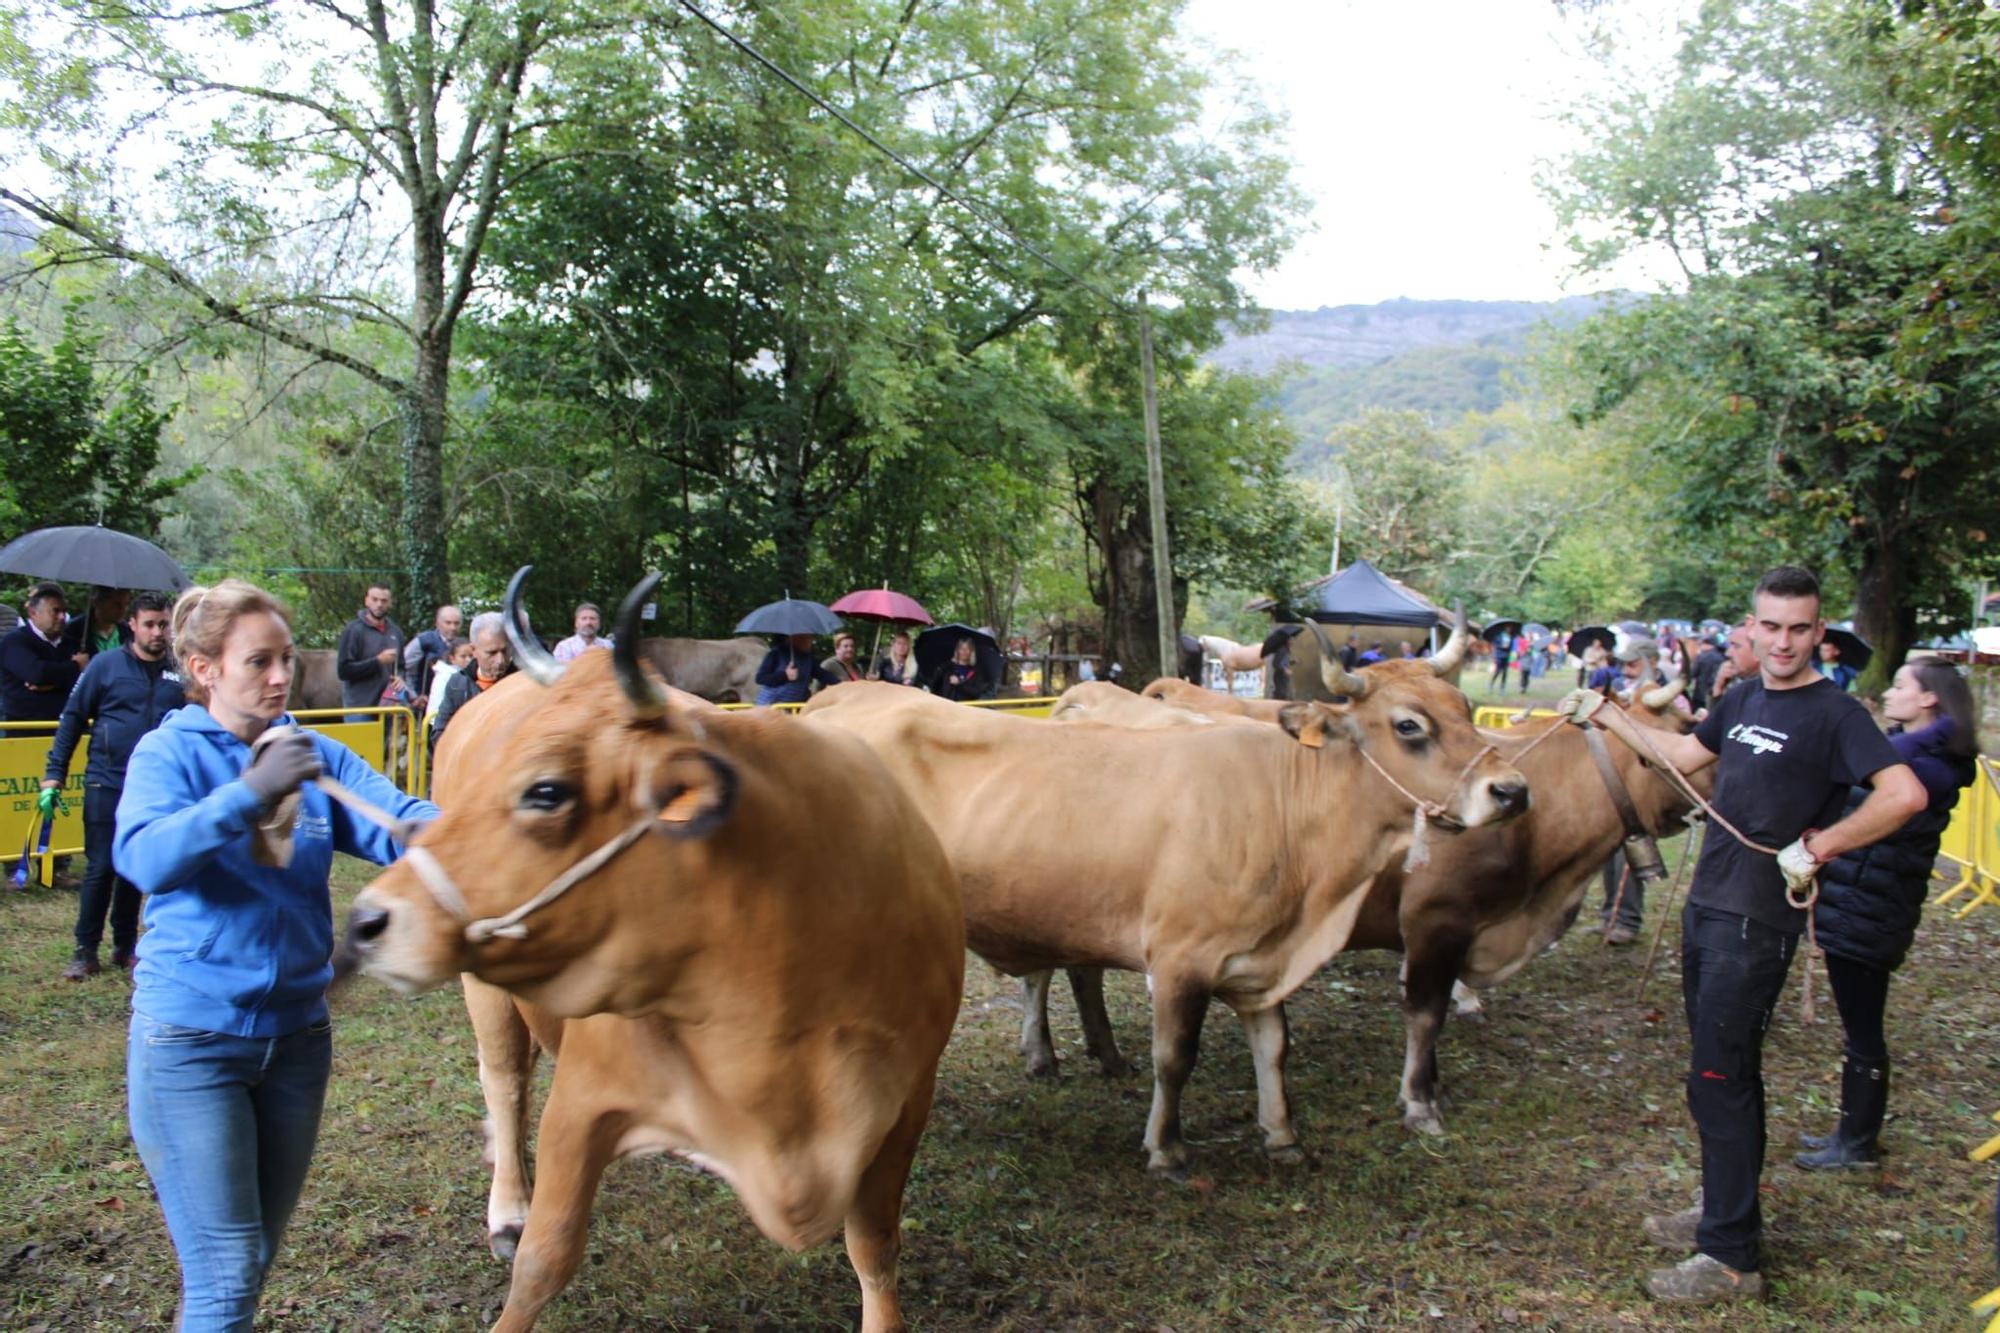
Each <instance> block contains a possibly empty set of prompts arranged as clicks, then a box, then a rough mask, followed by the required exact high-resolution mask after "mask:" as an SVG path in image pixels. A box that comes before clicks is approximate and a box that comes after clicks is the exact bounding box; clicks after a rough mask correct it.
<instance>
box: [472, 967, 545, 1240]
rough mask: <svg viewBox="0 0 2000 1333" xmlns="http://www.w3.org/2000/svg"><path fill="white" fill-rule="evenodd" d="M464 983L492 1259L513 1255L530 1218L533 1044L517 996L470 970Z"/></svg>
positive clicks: (487, 1232)
mask: <svg viewBox="0 0 2000 1333" xmlns="http://www.w3.org/2000/svg"><path fill="white" fill-rule="evenodd" d="M460 983H461V985H462V987H463V989H464V992H465V1012H466V1013H467V1014H469V1015H470V1016H471V1018H472V1034H473V1038H474V1040H476V1041H477V1042H478V1044H479V1092H480V1096H481V1097H482V1098H483V1099H484V1101H485V1102H486V1123H485V1127H484V1128H485V1136H486V1154H487V1161H488V1163H489V1164H490V1165H491V1166H492V1168H493V1184H492V1187H491V1188H490V1189H489V1190H488V1191H487V1195H486V1244H487V1247H488V1248H490V1249H491V1250H492V1251H493V1256H494V1258H496V1259H503V1260H506V1259H512V1258H513V1257H514V1248H515V1246H516V1245H518V1244H519V1243H520V1240H521V1228H522V1227H523V1226H524V1225H525V1224H526V1223H527V1220H528V1188H529V1186H528V1096H529V1091H530V1089H531V1087H532V1085H533V1082H534V1079H533V1075H534V1071H535V1042H534V1038H533V1036H532V1035H530V1033H529V1031H528V1025H527V1023H526V1022H525V1021H524V1020H523V1019H522V1017H521V1012H520V1010H519V1009H517V1008H515V1007H514V997H513V996H511V995H509V994H507V992H505V991H503V990H500V989H499V988H497V987H494V986H489V985H487V984H486V983H485V982H483V981H480V980H478V979H477V978H475V977H473V976H471V975H470V974H468V975H466V976H463V977H461V978H460Z"/></svg>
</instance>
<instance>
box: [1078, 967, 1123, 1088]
mask: <svg viewBox="0 0 2000 1333" xmlns="http://www.w3.org/2000/svg"><path fill="white" fill-rule="evenodd" d="M1068 971H1069V989H1070V994H1072V995H1074V996H1075V997H1076V1016H1077V1018H1078V1019H1079V1020H1080V1021H1081V1022H1082V1024H1083V1048H1084V1050H1086V1051H1088V1052H1089V1053H1090V1058H1091V1059H1093V1060H1095V1061H1097V1067H1098V1069H1099V1070H1101V1071H1103V1074H1104V1076H1105V1077H1106V1078H1124V1077H1126V1076H1127V1075H1128V1074H1130V1073H1131V1072H1132V1065H1131V1062H1130V1061H1128V1060H1127V1059H1126V1058H1125V1057H1124V1056H1123V1055H1120V1054H1119V1053H1118V1039H1117V1038H1116V1037H1114V1036H1112V1035H1111V1015H1110V1014H1109V1013H1108V1012H1107V1011H1106V1010H1105V1008H1104V969H1103V968H1101V967H1072V968H1070V969H1068Z"/></svg>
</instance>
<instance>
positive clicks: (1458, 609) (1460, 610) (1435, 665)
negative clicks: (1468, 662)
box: [1430, 602, 1472, 676]
mask: <svg viewBox="0 0 2000 1333" xmlns="http://www.w3.org/2000/svg"><path fill="white" fill-rule="evenodd" d="M1452 615H1453V617H1454V621H1455V623H1454V624H1453V625H1452V627H1451V637H1450V638H1449V639H1446V640H1445V641H1444V647H1442V648H1440V649H1438V650H1437V651H1436V652H1434V653H1432V654H1431V657H1430V663H1431V670H1432V671H1435V672H1437V674H1438V675H1440V676H1449V675H1450V674H1451V673H1452V672H1454V671H1456V670H1458V664H1459V663H1460V662H1463V661H1464V660H1465V646H1466V645H1467V644H1468V643H1470V642H1472V635H1471V634H1470V633H1469V632H1468V631H1467V630H1466V626H1465V603H1464V602H1460V603H1459V604H1458V605H1457V606H1455V607H1453V608H1452Z"/></svg>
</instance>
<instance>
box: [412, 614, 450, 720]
mask: <svg viewBox="0 0 2000 1333" xmlns="http://www.w3.org/2000/svg"><path fill="white" fill-rule="evenodd" d="M464 633H465V612H463V611H461V610H459V609H458V608H457V607H455V606H440V607H439V608H438V609H437V614H436V615H435V616H433V617H432V618H431V627H430V628H429V629H427V630H425V631H424V632H423V633H421V634H419V635H417V637H415V638H414V639H411V640H410V642H409V645H408V646H407V647H405V648H404V649H403V679H404V680H406V681H408V682H409V686H410V689H411V690H413V691H414V692H415V693H416V696H417V708H418V711H420V712H422V711H427V710H428V709H429V708H430V702H431V690H432V688H433V682H434V680H435V673H436V671H437V669H438V666H439V664H440V663H442V662H443V661H444V660H445V658H446V656H447V655H448V654H449V652H450V649H451V641H452V640H453V639H456V638H459V637H460V636H461V635H463V634H464Z"/></svg>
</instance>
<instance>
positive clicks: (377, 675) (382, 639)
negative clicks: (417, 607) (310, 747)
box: [333, 583, 404, 722]
mask: <svg viewBox="0 0 2000 1333" xmlns="http://www.w3.org/2000/svg"><path fill="white" fill-rule="evenodd" d="M391 600H392V599H391V597H390V594H389V586H388V585H387V584H386V583H371V584H369V585H368V593H367V596H365V597H363V598H362V599H361V611H360V613H359V614H358V615H356V616H355V617H354V619H352V620H350V621H348V622H347V627H346V628H345V629H343V630H341V631H340V641H339V643H338V644H336V645H335V647H334V655H333V670H334V674H335V675H337V676H339V677H340V702H341V704H342V706H343V707H347V708H374V707H377V706H378V705H380V704H381V703H382V702H383V701H384V700H385V699H393V698H395V697H397V696H398V695H400V694H401V693H402V692H403V689H404V685H403V678H402V677H401V676H399V675H397V674H396V669H397V665H398V664H399V663H400V662H401V661H402V660H403V631H402V630H400V629H398V628H396V622H395V621H393V620H391V619H389V607H390V604H391ZM347 720H348V721H349V722H366V721H367V720H368V715H367V714H365V713H363V714H359V715H350V716H349V717H348V719H347Z"/></svg>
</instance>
